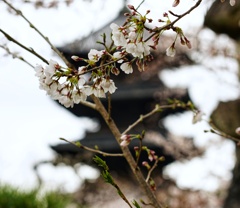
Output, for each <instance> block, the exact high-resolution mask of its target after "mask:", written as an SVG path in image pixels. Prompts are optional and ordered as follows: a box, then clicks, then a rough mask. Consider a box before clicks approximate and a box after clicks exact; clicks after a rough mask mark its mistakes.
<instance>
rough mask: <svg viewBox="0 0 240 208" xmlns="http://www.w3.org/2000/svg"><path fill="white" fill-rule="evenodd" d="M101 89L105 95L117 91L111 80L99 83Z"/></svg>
mask: <svg viewBox="0 0 240 208" xmlns="http://www.w3.org/2000/svg"><path fill="white" fill-rule="evenodd" d="M101 87H102V88H103V90H104V92H105V93H107V92H109V93H111V94H113V93H114V92H115V91H116V89H117V87H116V86H115V83H114V82H113V80H111V79H103V80H102V82H101Z"/></svg>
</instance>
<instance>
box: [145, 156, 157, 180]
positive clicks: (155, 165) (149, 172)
mask: <svg viewBox="0 0 240 208" xmlns="http://www.w3.org/2000/svg"><path fill="white" fill-rule="evenodd" d="M158 162H159V158H158V159H157V160H156V161H155V163H154V164H153V166H152V167H151V169H150V170H149V171H148V174H147V177H146V182H147V183H148V181H149V179H150V177H151V174H152V172H153V170H154V169H155V168H156V167H157V165H158Z"/></svg>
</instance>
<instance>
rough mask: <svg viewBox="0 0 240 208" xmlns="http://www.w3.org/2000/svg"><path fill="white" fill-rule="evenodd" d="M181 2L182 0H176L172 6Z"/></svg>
mask: <svg viewBox="0 0 240 208" xmlns="http://www.w3.org/2000/svg"><path fill="white" fill-rule="evenodd" d="M179 3H180V0H174V2H173V4H172V6H173V7H176V6H177V5H178V4H179Z"/></svg>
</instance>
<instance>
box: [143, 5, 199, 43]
mask: <svg viewBox="0 0 240 208" xmlns="http://www.w3.org/2000/svg"><path fill="white" fill-rule="evenodd" d="M201 2H202V0H198V1H197V3H196V4H195V5H194V6H192V7H191V8H190V9H189V10H188V11H186V12H185V13H183V14H181V15H176V14H174V16H177V18H176V19H175V20H174V21H172V22H171V23H169V24H167V25H164V26H162V27H158V28H156V29H154V30H153V32H154V33H153V34H152V35H150V36H149V37H148V38H147V39H146V40H144V41H145V42H146V41H148V40H150V39H151V38H152V37H153V36H154V35H156V34H157V33H159V32H161V31H162V30H165V29H168V28H171V27H172V26H173V25H174V24H175V23H176V22H178V21H179V20H180V19H182V18H183V17H185V16H186V15H188V14H190V13H191V12H192V11H193V10H194V9H196V8H197V7H198V6H199V5H200V4H201ZM170 13H171V12H170Z"/></svg>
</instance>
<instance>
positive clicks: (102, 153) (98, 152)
mask: <svg viewBox="0 0 240 208" xmlns="http://www.w3.org/2000/svg"><path fill="white" fill-rule="evenodd" d="M60 140H63V141H65V142H67V143H69V144H72V145H74V146H75V147H79V148H81V149H84V150H88V151H90V152H94V153H97V154H101V155H103V156H111V157H123V154H122V153H108V152H103V151H101V150H97V149H93V148H90V147H86V146H84V145H82V144H81V143H75V142H71V141H68V140H67V139H64V138H60Z"/></svg>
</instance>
